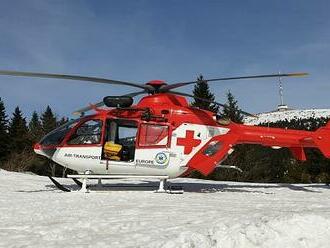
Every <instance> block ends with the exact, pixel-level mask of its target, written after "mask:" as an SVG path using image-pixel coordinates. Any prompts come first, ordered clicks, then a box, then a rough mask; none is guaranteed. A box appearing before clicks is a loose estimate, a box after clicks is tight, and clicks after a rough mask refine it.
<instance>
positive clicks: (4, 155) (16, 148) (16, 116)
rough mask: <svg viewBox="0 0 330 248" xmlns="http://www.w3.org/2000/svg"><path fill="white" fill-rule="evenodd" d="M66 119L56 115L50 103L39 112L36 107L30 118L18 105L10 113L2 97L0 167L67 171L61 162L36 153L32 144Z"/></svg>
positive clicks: (46, 172) (43, 172) (45, 172)
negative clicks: (55, 161)
mask: <svg viewBox="0 0 330 248" xmlns="http://www.w3.org/2000/svg"><path fill="white" fill-rule="evenodd" d="M67 121H68V119H67V118H66V117H62V118H57V116H56V114H54V112H53V111H52V109H51V108H50V107H49V106H47V107H46V109H45V111H44V112H43V113H41V114H40V115H39V114H38V113H37V112H36V111H34V112H33V113H32V116H31V118H30V121H29V122H28V121H27V120H26V118H25V117H24V115H23V113H22V111H21V109H20V108H19V107H16V108H15V110H14V112H13V113H12V115H11V116H10V117H8V116H7V113H6V109H5V104H4V102H3V101H2V99H1V98H0V168H3V169H6V170H11V171H30V172H33V173H36V174H39V175H52V176H55V175H57V176H59V175H62V174H63V173H65V171H66V170H65V168H63V167H62V166H60V165H58V164H56V163H54V162H51V161H49V160H48V159H46V158H44V157H42V156H39V155H37V154H35V153H34V151H33V145H34V144H35V143H37V142H38V141H40V139H41V138H42V137H43V136H44V135H45V134H47V133H49V132H50V131H52V130H53V129H55V128H56V127H58V126H60V125H63V124H64V123H66V122H67Z"/></svg>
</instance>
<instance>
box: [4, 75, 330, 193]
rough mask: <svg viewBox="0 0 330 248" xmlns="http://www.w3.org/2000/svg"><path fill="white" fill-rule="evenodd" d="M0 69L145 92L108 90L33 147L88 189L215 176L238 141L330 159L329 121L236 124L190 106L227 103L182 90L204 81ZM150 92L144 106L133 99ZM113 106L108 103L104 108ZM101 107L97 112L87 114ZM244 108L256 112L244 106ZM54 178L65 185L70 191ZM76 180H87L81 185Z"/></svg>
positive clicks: (142, 101)
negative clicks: (290, 125)
mask: <svg viewBox="0 0 330 248" xmlns="http://www.w3.org/2000/svg"><path fill="white" fill-rule="evenodd" d="M0 75H7V76H20V77H37V78H54V79H65V80H78V81H86V82H93V83H102V84H110V85H125V86H131V87H134V88H138V89H139V91H137V92H132V93H129V94H125V95H121V96H105V97H104V98H103V100H102V101H100V102H98V103H95V104H90V105H89V106H87V107H84V108H81V109H79V110H77V111H75V112H74V114H77V115H79V116H80V117H79V118H77V119H74V120H72V121H69V122H67V123H66V124H64V125H62V126H60V127H58V128H56V129H55V130H53V131H52V132H50V133H48V134H47V135H46V136H44V137H43V138H42V139H41V140H40V141H39V142H38V143H37V144H35V145H34V151H35V152H36V153H37V154H39V155H42V156H45V157H47V158H48V159H50V160H52V161H54V162H56V163H58V164H60V165H62V166H64V167H67V168H70V169H72V170H74V171H77V173H78V174H77V175H68V177H70V178H73V179H74V181H75V182H76V183H77V184H78V185H80V186H81V191H83V192H88V185H87V179H99V182H100V180H101V179H109V178H157V179H159V180H160V184H159V189H158V192H166V189H165V188H164V187H165V184H166V180H167V179H173V178H176V177H181V176H187V175H189V174H190V173H191V172H193V171H198V172H200V173H202V174H203V175H208V174H210V173H211V172H212V171H213V170H215V169H216V168H217V167H219V166H221V163H222V162H223V161H224V160H225V159H226V157H227V156H228V155H229V154H231V153H232V152H233V151H234V146H235V145H237V144H259V145H263V146H268V147H272V148H274V149H278V148H282V147H286V148H288V149H289V150H290V151H291V152H292V155H293V156H294V157H295V158H296V159H297V160H300V161H305V160H306V159H307V158H306V154H305V152H304V148H305V147H314V148H318V149H319V150H320V151H321V152H322V154H323V155H324V156H325V157H327V158H330V122H328V123H327V124H326V125H325V126H324V127H321V128H319V129H318V130H316V131H314V132H313V131H301V130H290V129H282V128H269V127H260V126H251V125H244V124H239V123H235V122H233V121H230V120H227V119H222V118H221V116H219V115H218V114H216V113H213V112H210V111H207V110H203V109H200V108H197V107H192V106H190V104H189V102H188V101H187V99H186V98H187V97H190V98H195V99H198V100H201V101H205V102H208V103H210V104H215V105H217V106H221V107H223V108H228V106H227V105H226V104H222V103H219V102H216V101H211V100H208V99H203V98H198V97H196V96H193V95H190V94H187V93H183V92H178V91H176V89H177V88H181V87H184V86H188V85H195V84H197V83H198V82H199V81H196V80H195V81H189V82H179V83H172V84H168V83H166V82H165V81H162V80H152V81H149V82H147V83H145V84H141V83H133V82H126V81H118V80H112V79H107V78H97V77H85V76H79V75H61V74H50V73H37V72H22V71H8V70H6V71H5V70H1V71H0ZM306 75H307V73H281V74H266V75H255V76H238V77H221V78H212V79H204V81H205V82H207V83H209V82H219V81H227V80H237V79H239V80H243V79H260V78H272V77H299V76H306ZM138 95H145V96H143V97H142V98H141V99H140V101H139V102H138V103H137V104H133V102H134V101H133V98H134V97H136V96H138ZM103 106H106V107H107V108H101V107H103ZM91 110H94V113H92V114H90V115H85V113H86V112H88V111H91ZM239 111H240V112H241V114H243V115H247V116H254V117H256V116H255V115H253V114H251V113H248V112H246V111H243V110H239ZM50 179H51V180H52V181H53V183H54V184H55V185H56V186H57V187H58V188H60V189H62V190H64V191H70V190H69V189H67V188H65V187H64V186H63V185H61V184H60V183H58V182H57V181H56V180H55V179H54V178H51V177H50ZM77 179H82V180H83V182H82V183H81V182H80V181H78V180H77Z"/></svg>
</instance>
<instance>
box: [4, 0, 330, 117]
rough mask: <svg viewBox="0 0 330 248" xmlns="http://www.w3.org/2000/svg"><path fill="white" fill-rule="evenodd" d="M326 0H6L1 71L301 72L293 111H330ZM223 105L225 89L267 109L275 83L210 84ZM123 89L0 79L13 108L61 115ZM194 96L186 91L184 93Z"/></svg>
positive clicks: (248, 105)
mask: <svg viewBox="0 0 330 248" xmlns="http://www.w3.org/2000/svg"><path fill="white" fill-rule="evenodd" d="M329 13H330V1H328V0H324V1H317V0H315V1H308V0H295V1H292V0H277V1H264V0H249V1H245V0H242V1H238V0H237V1H235V0H233V1H220V0H219V1H215V0H214V1H210V0H209V1H208V0H205V1H193V0H191V1H188V0H186V1H161V0H154V1H151V0H149V1H139V0H135V1H128V0H127V1H102V0H98V1H80V0H76V1H67V0H57V1H55V0H54V1H47V0H29V1H16V0H2V1H1V8H0V68H1V69H9V70H10V69H12V70H26V71H38V72H53V73H66V74H82V75H88V76H98V77H108V78H112V79H117V80H124V81H125V80H126V81H132V82H141V83H144V82H147V81H149V80H152V79H163V80H166V81H167V82H169V83H173V82H178V81H190V80H193V79H195V78H196V76H197V75H198V74H200V73H202V74H203V75H204V77H205V78H212V77H221V76H236V75H249V74H268V73H277V72H278V71H282V72H295V71H306V72H309V73H310V76H309V77H307V78H297V79H295V78H286V79H284V80H283V81H284V88H285V92H284V93H285V101H286V103H287V104H289V105H290V106H292V107H295V108H329V107H330V99H329V92H330V85H329V83H330V82H329V81H330V70H329V68H330V59H329V58H330V28H329V26H330V18H329ZM210 86H211V89H212V91H213V92H214V93H215V95H216V99H217V100H218V101H219V102H222V101H224V96H225V92H226V91H227V90H228V89H230V90H231V91H232V92H233V94H234V95H235V97H236V98H237V100H238V101H239V105H240V107H241V108H242V109H244V110H247V111H250V112H255V113H258V112H263V111H270V110H272V109H274V108H275V106H276V105H277V104H278V103H279V97H278V85H277V79H265V80H245V81H228V82H218V83H212V84H210ZM131 90H135V89H134V88H133V89H131V88H129V87H118V86H106V85H98V84H92V83H90V84H89V83H85V82H73V81H62V80H54V79H31V78H30V79H23V78H12V77H4V76H1V77H0V97H1V98H2V99H3V100H4V102H5V104H6V107H7V110H8V112H9V114H10V113H11V112H12V111H13V109H14V107H15V106H16V105H19V106H20V107H21V108H22V110H23V112H24V113H25V114H26V116H29V115H30V113H31V112H32V111H33V110H36V111H38V112H41V111H43V110H44V108H45V106H46V105H47V104H49V105H50V106H51V107H52V108H53V109H54V111H55V112H56V113H57V114H58V115H59V116H62V115H66V116H69V115H70V113H71V112H72V111H73V110H75V109H77V108H80V107H82V106H85V105H87V104H88V103H90V102H95V101H99V100H100V99H102V98H103V96H105V95H117V94H118V95H119V94H123V93H127V92H130V91H131ZM180 90H181V91H183V92H191V90H192V87H186V88H181V89H180Z"/></svg>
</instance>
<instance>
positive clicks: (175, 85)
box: [160, 72, 308, 92]
mask: <svg viewBox="0 0 330 248" xmlns="http://www.w3.org/2000/svg"><path fill="white" fill-rule="evenodd" d="M307 75H308V73H306V72H297V73H277V74H266V75H255V76H239V77H223V78H211V79H203V81H205V82H214V81H227V80H236V79H253V78H273V77H304V76H307ZM198 82H199V81H197V80H196V81H191V82H183V83H175V84H169V85H165V86H163V87H161V89H160V90H161V92H166V91H168V90H171V89H175V88H179V87H182V86H186V85H189V84H196V83H198Z"/></svg>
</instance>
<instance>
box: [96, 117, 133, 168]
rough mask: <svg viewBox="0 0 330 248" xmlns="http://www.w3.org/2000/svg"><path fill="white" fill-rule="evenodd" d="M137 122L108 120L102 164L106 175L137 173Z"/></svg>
mask: <svg viewBox="0 0 330 248" xmlns="http://www.w3.org/2000/svg"><path fill="white" fill-rule="evenodd" d="M137 127H138V125H137V122H135V121H132V120H123V119H107V120H106V127H105V137H104V142H103V150H102V161H101V164H102V165H105V169H106V173H111V174H130V173H135V172H134V170H135V168H134V167H135V166H134V165H135V162H134V160H135V148H136V145H135V143H136V135H137Z"/></svg>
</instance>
